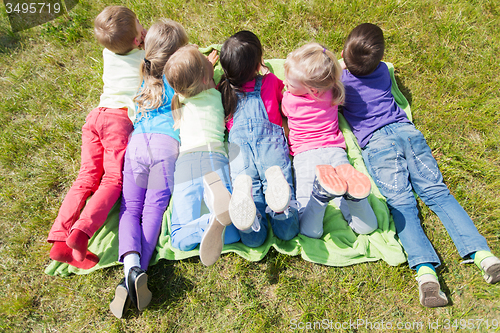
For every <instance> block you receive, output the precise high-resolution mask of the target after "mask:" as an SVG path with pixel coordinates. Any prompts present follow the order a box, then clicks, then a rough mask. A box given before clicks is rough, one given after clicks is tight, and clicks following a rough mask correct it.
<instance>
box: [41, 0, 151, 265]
mask: <svg viewBox="0 0 500 333" xmlns="http://www.w3.org/2000/svg"><path fill="white" fill-rule="evenodd" d="M94 32H95V35H96V38H97V40H98V41H99V43H100V44H102V45H103V46H104V47H105V49H104V51H103V60H104V66H103V67H104V70H103V81H104V88H103V94H102V95H101V101H100V104H99V106H98V107H97V108H95V109H94V110H92V111H91V112H90V113H89V114H88V116H87V118H86V120H85V125H83V128H82V155H81V156H82V157H81V167H80V172H79V174H78V178H77V179H76V181H75V182H74V183H73V185H72V186H71V189H70V190H69V192H68V194H67V195H66V197H65V198H64V201H63V203H62V205H61V208H60V209H59V214H58V216H57V218H56V220H55V222H54V224H53V225H52V228H51V230H50V232H49V236H48V238H47V241H48V242H50V243H53V244H54V245H53V247H52V249H51V250H50V258H51V259H53V260H56V261H60V262H65V263H68V264H70V265H73V266H75V267H78V268H83V269H89V268H91V267H93V266H95V264H97V263H98V262H99V258H98V257H97V256H96V255H95V254H93V253H91V252H89V251H88V250H87V247H88V241H89V239H90V238H91V237H92V236H93V235H94V233H95V232H96V231H97V230H98V229H99V228H100V227H101V226H102V224H103V223H104V221H106V218H107V216H108V213H109V211H110V210H111V207H113V205H114V204H115V202H116V200H117V199H118V198H119V196H120V193H121V188H122V169H123V158H124V156H125V149H126V147H127V142H128V138H129V135H130V133H131V132H132V130H133V125H132V121H133V119H134V117H135V105H134V101H133V98H134V96H135V94H136V92H137V89H138V87H139V84H140V74H139V65H140V62H141V61H142V59H143V58H144V51H143V50H142V45H143V41H144V37H145V36H146V33H147V31H146V30H145V29H144V28H143V27H142V26H141V24H140V23H139V20H138V19H137V17H136V15H135V14H134V13H133V12H132V11H131V10H130V9H128V8H126V7H123V6H110V7H106V8H105V9H104V10H103V11H102V12H101V13H100V14H99V15H98V16H97V18H96V19H95V28H94ZM91 195H92V197H91V198H90V200H88V202H87V199H88V198H89V196H91Z"/></svg>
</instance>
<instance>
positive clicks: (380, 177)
mask: <svg viewBox="0 0 500 333" xmlns="http://www.w3.org/2000/svg"><path fill="white" fill-rule="evenodd" d="M383 53H384V36H383V33H382V30H381V29H380V28H379V27H377V26H376V25H373V24H369V23H365V24H361V25H359V26H358V27H356V28H355V29H354V30H353V31H352V32H351V33H350V34H349V36H348V38H347V40H346V43H345V46H344V50H343V56H344V61H345V65H346V67H347V70H344V75H343V80H344V81H343V83H344V85H345V87H346V101H345V106H346V108H345V110H344V113H345V116H346V120H347V121H348V122H349V123H350V125H351V127H352V128H353V132H354V133H355V135H356V137H357V139H358V142H359V144H360V146H361V148H362V155H363V160H364V162H365V164H366V166H367V169H368V171H369V173H370V174H371V176H372V177H373V180H374V181H375V183H376V184H377V186H378V188H379V189H380V192H381V193H382V194H383V195H384V196H385V197H386V198H387V205H388V207H389V210H390V211H391V214H392V216H393V219H394V224H395V226H396V231H397V233H398V236H399V239H400V240H401V243H402V244H403V247H404V249H405V251H406V252H407V254H408V264H409V266H410V268H411V269H415V270H416V271H417V280H418V283H419V294H420V302H421V304H422V305H424V306H427V307H437V306H445V305H446V304H447V303H448V299H447V297H446V295H445V294H444V293H443V292H442V291H441V290H440V285H439V282H438V279H437V275H436V271H435V267H438V266H439V265H440V264H441V262H440V260H439V257H438V256H437V254H436V251H435V250H434V248H433V247H432V244H431V243H430V241H429V239H428V238H427V236H426V235H425V233H424V231H423V229H422V226H421V224H420V219H419V217H418V208H417V202H416V200H415V197H414V195H413V191H415V192H416V193H417V195H418V196H419V197H420V198H421V199H422V201H423V202H424V203H425V204H426V205H427V206H429V208H430V209H431V210H432V211H434V212H435V213H436V215H437V216H438V217H439V219H440V220H441V222H442V223H443V225H444V226H445V227H446V230H447V231H448V233H449V235H450V237H451V238H452V240H453V242H454V243H455V246H456V247H457V250H458V252H459V254H460V256H461V257H464V258H465V257H470V258H472V259H474V262H475V263H476V265H477V266H478V267H479V268H480V269H481V271H482V273H483V276H484V278H485V280H486V281H487V282H488V283H495V282H497V281H499V280H500V260H499V259H498V258H496V257H495V256H493V254H492V253H491V252H490V249H489V247H488V245H487V243H486V240H485V239H484V237H483V236H481V235H480V234H479V232H478V231H477V229H476V227H475V226H474V223H473V222H472V220H471V219H470V217H469V216H468V215H467V212H466V211H465V210H464V209H463V208H462V206H460V204H459V203H458V201H457V200H456V199H455V198H454V197H453V195H451V193H450V191H449V190H448V188H447V186H446V185H445V184H444V182H443V177H442V175H441V172H440V170H439V167H438V164H437V162H436V160H435V159H434V157H433V156H432V151H431V149H430V148H429V146H428V145H427V143H426V141H425V138H424V136H423V135H422V133H421V132H420V131H419V130H417V129H416V128H415V126H414V125H413V124H412V123H411V122H410V121H409V120H408V119H407V117H406V115H405V114H404V112H403V111H402V110H401V109H400V108H399V107H398V106H397V105H395V102H394V97H393V96H392V94H391V92H390V91H391V85H390V77H389V72H388V70H387V66H386V65H385V64H383V63H381V62H380V61H381V60H382V57H383ZM379 89H381V90H379Z"/></svg>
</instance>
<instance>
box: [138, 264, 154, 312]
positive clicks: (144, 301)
mask: <svg viewBox="0 0 500 333" xmlns="http://www.w3.org/2000/svg"><path fill="white" fill-rule="evenodd" d="M135 292H136V295H137V309H138V310H139V311H142V310H144V309H145V308H146V307H147V306H148V305H149V302H151V298H152V297H153V295H152V294H151V291H149V289H148V275H147V274H146V273H143V274H140V275H139V276H138V277H137V278H136V279H135Z"/></svg>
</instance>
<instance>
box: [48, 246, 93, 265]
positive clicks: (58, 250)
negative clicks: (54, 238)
mask: <svg viewBox="0 0 500 333" xmlns="http://www.w3.org/2000/svg"><path fill="white" fill-rule="evenodd" d="M72 253H73V249H71V248H69V247H68V245H67V244H66V242H54V245H53V246H52V249H51V250H50V259H52V260H55V261H59V262H64V263H67V264H69V265H71V266H75V267H77V268H81V269H89V268H92V267H94V266H95V265H96V264H97V263H98V262H99V257H98V256H96V255H95V254H93V253H92V252H88V251H87V255H86V256H85V260H83V261H77V260H75V258H73V254H72Z"/></svg>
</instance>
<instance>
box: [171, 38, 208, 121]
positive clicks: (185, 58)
mask: <svg viewBox="0 0 500 333" xmlns="http://www.w3.org/2000/svg"><path fill="white" fill-rule="evenodd" d="M163 73H164V74H165V77H166V79H167V81H168V83H169V84H170V86H171V87H172V88H173V89H174V91H175V95H174V97H173V98H172V116H173V118H174V129H177V128H179V127H180V120H181V118H182V104H181V103H180V101H179V95H182V96H183V97H186V98H189V97H193V96H196V95H198V94H199V93H201V92H202V91H204V90H207V89H208V88H209V86H210V82H211V80H212V77H213V67H212V64H211V63H210V62H209V61H208V59H207V58H206V57H205V56H204V55H203V54H202V53H201V52H200V51H199V50H198V48H197V47H195V46H193V45H186V46H183V47H181V48H180V49H179V50H177V51H176V52H175V53H174V54H173V55H172V56H171V57H170V59H169V60H168V61H167V63H166V64H165V68H164V71H163Z"/></svg>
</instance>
